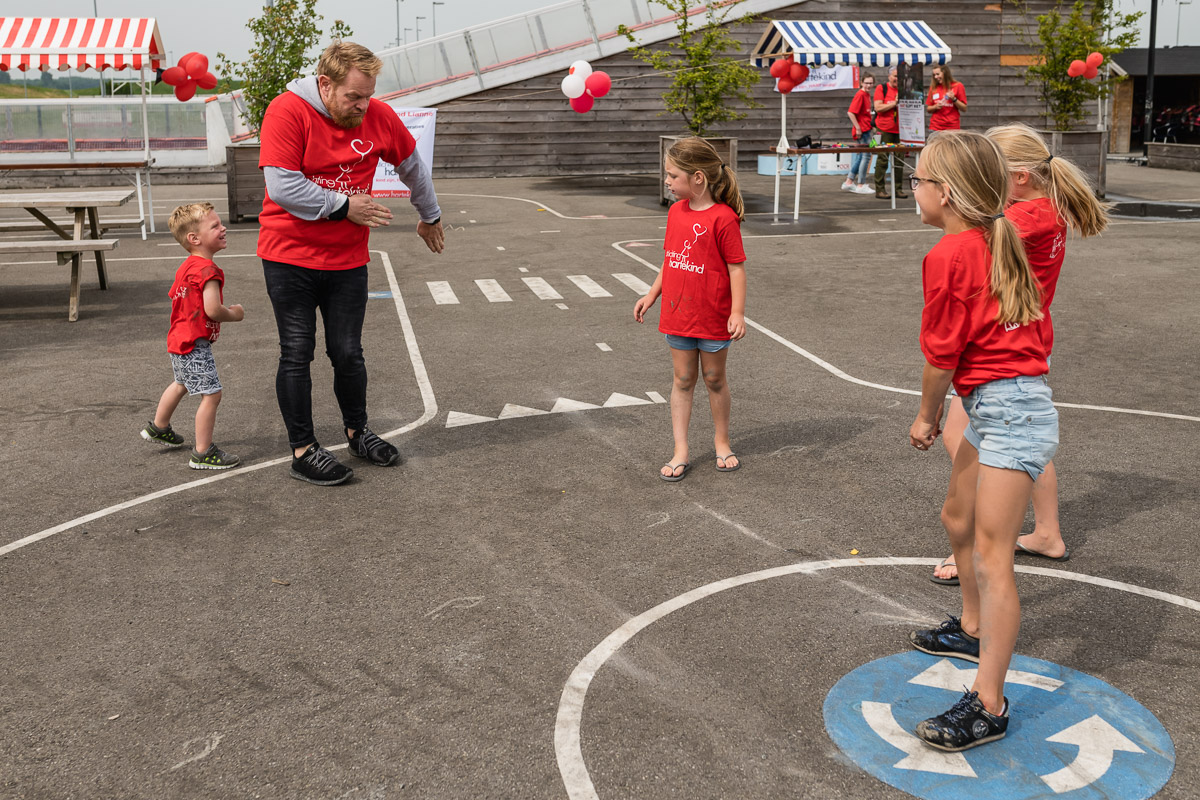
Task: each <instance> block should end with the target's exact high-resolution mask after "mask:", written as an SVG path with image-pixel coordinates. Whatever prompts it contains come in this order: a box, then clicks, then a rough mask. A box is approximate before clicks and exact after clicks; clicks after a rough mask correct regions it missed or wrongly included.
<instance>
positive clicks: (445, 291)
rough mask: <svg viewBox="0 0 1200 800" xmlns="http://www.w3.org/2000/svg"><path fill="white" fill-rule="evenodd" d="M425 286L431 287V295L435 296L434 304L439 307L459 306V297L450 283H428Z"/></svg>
mask: <svg viewBox="0 0 1200 800" xmlns="http://www.w3.org/2000/svg"><path fill="white" fill-rule="evenodd" d="M425 285H426V286H428V287H429V293H430V294H431V295H433V302H435V303H437V304H438V305H439V306H456V305H458V295H456V294H455V293H454V290H453V289H451V288H450V282H449V281H426V282H425Z"/></svg>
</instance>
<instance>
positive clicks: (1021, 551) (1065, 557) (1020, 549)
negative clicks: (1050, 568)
mask: <svg viewBox="0 0 1200 800" xmlns="http://www.w3.org/2000/svg"><path fill="white" fill-rule="evenodd" d="M1016 553H1017V555H1019V556H1020V555H1025V556H1033V557H1034V558H1044V559H1046V560H1048V561H1070V560H1071V550H1070V549H1069V548H1068V549H1067V551H1066V552H1064V553H1063V554H1062V555H1061V556H1057V557H1055V556H1048V555H1046V554H1045V553H1039V552H1038V551H1037V550H1030V549H1029V548H1028V547H1026V546H1025V545H1023V544H1021V542H1020V540H1017V550H1016Z"/></svg>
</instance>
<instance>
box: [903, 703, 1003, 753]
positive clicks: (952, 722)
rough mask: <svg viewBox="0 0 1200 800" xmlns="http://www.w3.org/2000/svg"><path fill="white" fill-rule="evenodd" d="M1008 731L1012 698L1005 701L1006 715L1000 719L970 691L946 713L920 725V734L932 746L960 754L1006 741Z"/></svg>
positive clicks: (919, 736)
mask: <svg viewBox="0 0 1200 800" xmlns="http://www.w3.org/2000/svg"><path fill="white" fill-rule="evenodd" d="M1007 730H1008V698H1007V697H1006V698H1004V713H1002V714H1000V715H999V716H996V715H994V714H989V713H988V711H987V709H985V708H984V707H983V703H981V702H979V692H970V691H968V692H964V693H963V696H962V697H960V698H959V700H958V702H957V703H955V704H954V706H953V707H952V708H951V709H950V710H949V711H947V712H946V713H945V714H939V715H938V716H936V717H931V718H930V719H927V720H925V721H924V722H922V723H920V724H918V725H917V731H916V732H917V737H918V738H920V740H921V741H922V742H924V743H925V744H927V745H929V746H930V747H936V748H937V749H938V750H949V751H951V752H957V751H959V750H969V749H971V748H972V747H978V746H979V745H981V744H987V743H988V742H994V741H996V740H997V739H1003V738H1004V734H1005V732H1006V731H1007Z"/></svg>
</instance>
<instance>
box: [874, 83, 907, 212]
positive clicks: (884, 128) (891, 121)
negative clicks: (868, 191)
mask: <svg viewBox="0 0 1200 800" xmlns="http://www.w3.org/2000/svg"><path fill="white" fill-rule="evenodd" d="M898 81H899V78H898V77H897V74H896V68H895V67H892V68H891V69H890V70H888V77H887V83H885V84H884V85H883V86H880V87H877V88H876V89H875V128H876V129H877V130H878V131H879V139H880V142H881V143H882V144H885V145H888V144H891V145H897V144H900V118H899V116H898V115H897V113H896V106H897V105H899V103H900V86H899V83H898ZM887 163H888V159H887V158H886V157H885V156H884V154H882V153H880V154H879V158H877V159H876V160H875V196H876V197H878V198H879V199H880V200H891V199H892V196H891V195H890V194H888V193H887V183H886V182H885V180H884V177H885V176H886V174H887ZM892 180H893V181H895V189H896V197H898V198H905V197H908V195H907V194H905V193H904V189H903V188H901V187H903V186H904V160H903V159H901V158H900V153H899V152H897V153H895V154H894V155H893V165H892Z"/></svg>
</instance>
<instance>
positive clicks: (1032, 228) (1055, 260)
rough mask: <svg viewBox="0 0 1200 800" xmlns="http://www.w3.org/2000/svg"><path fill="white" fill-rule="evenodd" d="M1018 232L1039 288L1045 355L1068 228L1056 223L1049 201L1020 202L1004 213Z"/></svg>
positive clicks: (1050, 341)
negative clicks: (1040, 289)
mask: <svg viewBox="0 0 1200 800" xmlns="http://www.w3.org/2000/svg"><path fill="white" fill-rule="evenodd" d="M1004 216H1006V217H1008V218H1009V219H1010V220H1011V221H1012V223H1013V224H1014V225H1016V226H1017V230H1019V231H1020V232H1021V243H1022V244H1024V245H1025V255H1027V256H1028V257H1029V266H1030V267H1032V268H1033V276H1034V277H1035V278H1037V279H1038V283H1040V284H1041V285H1042V313H1043V314H1045V315H1046V316H1044V317H1043V318H1042V319H1040V320H1038V322H1037V325H1038V329H1039V330H1040V331H1041V335H1042V344H1044V345H1045V346H1046V355H1047V356H1049V355H1050V351H1051V350H1052V349H1053V347H1054V323H1053V322H1051V320H1050V303H1052V302H1053V301H1054V290H1055V289H1057V288H1058V275H1059V273H1060V272H1062V265H1063V258H1064V257H1065V256H1066V253H1067V226H1066V225H1065V224H1063V221H1062V220H1061V219H1059V216H1058V211H1057V210H1056V209H1055V208H1054V202H1053V201H1052V200H1051V199H1050V198H1049V197H1039V198H1038V199H1036V200H1022V201H1019V202H1016V203H1012V204H1010V205H1009V207H1008V208H1007V209H1005V211H1004Z"/></svg>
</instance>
